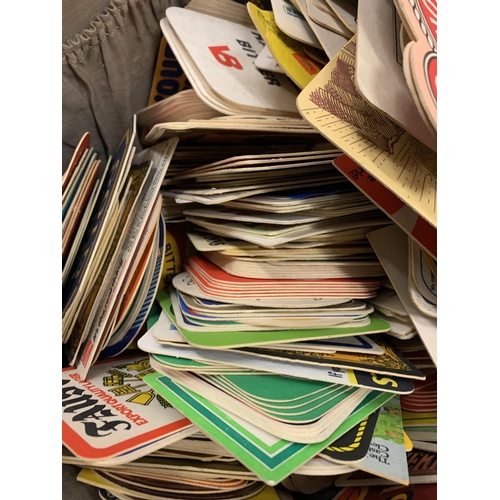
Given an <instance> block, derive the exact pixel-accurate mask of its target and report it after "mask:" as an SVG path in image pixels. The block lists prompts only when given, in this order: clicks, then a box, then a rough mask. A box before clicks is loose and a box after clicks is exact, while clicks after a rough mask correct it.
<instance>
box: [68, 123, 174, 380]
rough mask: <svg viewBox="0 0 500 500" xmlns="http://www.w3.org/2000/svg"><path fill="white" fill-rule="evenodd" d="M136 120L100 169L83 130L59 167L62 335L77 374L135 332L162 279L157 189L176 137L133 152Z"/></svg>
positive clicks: (121, 346)
mask: <svg viewBox="0 0 500 500" xmlns="http://www.w3.org/2000/svg"><path fill="white" fill-rule="evenodd" d="M135 122H136V119H135V116H134V118H133V119H132V121H131V124H130V126H129V128H128V129H127V131H126V132H125V134H124V136H123V139H122V141H121V143H120V144H119V146H118V148H117V150H116V153H115V155H114V156H113V157H110V158H109V159H108V162H107V164H106V166H105V168H104V169H101V168H100V160H97V159H96V154H95V153H93V150H92V148H90V137H89V134H85V135H84V136H83V137H82V140H81V141H80V144H79V145H78V146H77V148H76V150H75V153H74V156H73V159H72V160H71V162H70V165H69V166H68V168H67V169H66V172H65V174H64V175H63V283H62V297H63V304H62V342H63V344H64V347H65V353H66V357H67V364H68V365H70V366H76V367H77V369H78V373H79V374H80V376H81V377H82V378H85V376H86V374H87V372H88V369H89V368H90V366H92V364H93V363H95V362H96V360H97V359H98V358H99V356H101V357H109V356H116V355H117V354H119V353H120V352H122V351H123V350H124V349H126V348H127V347H128V345H129V344H130V343H131V342H132V341H133V340H134V338H135V337H136V335H137V334H138V332H139V331H140V329H141V327H142V326H143V325H144V323H145V321H146V318H147V314H148V312H149V310H150V308H151V306H152V304H153V300H154V297H155V294H156V292H157V291H158V289H159V285H160V277H161V273H162V269H163V261H164V254H165V248H166V245H165V240H166V234H165V221H164V219H163V217H162V214H161V208H162V198H161V195H160V193H159V191H160V187H161V183H162V181H163V178H164V176H165V173H166V171H167V168H168V164H169V161H170V159H171V158H172V155H173V153H174V150H175V147H176V145H177V143H178V139H177V138H171V139H169V140H167V141H165V142H162V143H158V144H156V145H155V146H152V147H151V148H150V149H147V150H144V151H142V152H141V153H138V154H135V147H134V145H133V144H134V139H135V135H136V132H135V130H136V124H135Z"/></svg>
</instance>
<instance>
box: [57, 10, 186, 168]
mask: <svg viewBox="0 0 500 500" xmlns="http://www.w3.org/2000/svg"><path fill="white" fill-rule="evenodd" d="M96 2H97V0H94V2H89V5H90V7H91V8H94V7H95V6H96V5H97V4H96ZM83 4H86V2H83ZM171 5H184V2H178V1H171V0H111V1H110V2H109V4H108V6H107V7H106V8H105V9H104V10H103V11H102V12H100V13H99V14H98V15H94V14H93V13H89V15H88V22H87V28H85V29H84V30H83V31H81V32H79V33H75V34H74V35H73V36H72V37H71V38H70V39H69V40H68V41H66V42H65V43H63V45H62V132H63V134H62V135H63V137H62V165H63V166H62V171H63V172H64V170H65V169H66V167H67V164H68V162H69V160H70V159H71V155H72V154H73V151H74V148H75V146H76V145H77V144H78V141H79V140H80V138H81V137H82V135H83V134H84V133H85V132H87V131H88V132H90V138H91V144H92V146H94V148H95V150H96V151H97V152H98V153H99V158H101V159H102V160H103V162H105V161H106V160H107V157H108V156H109V155H112V154H113V152H114V150H115V148H116V146H117V145H118V143H119V142H120V139H121V137H122V136H123V134H124V133H125V130H126V128H127V126H128V124H129V123H130V119H131V118H132V115H133V114H134V113H135V112H137V111H138V110H139V109H142V108H144V107H145V106H146V105H147V102H148V98H149V93H150V88H151V82H152V78H153V74H154V68H155V64H156V59H157V53H158V48H159V42H160V38H161V36H162V34H161V30H160V26H159V21H160V19H161V18H163V17H164V16H165V9H166V8H167V7H168V6H171ZM87 6H88V5H87ZM68 8H69V4H67V9H68ZM77 12H78V15H77V16H75V26H80V25H81V24H82V21H81V18H82V14H81V4H80V7H78V9H77ZM65 18H66V19H73V17H72V15H71V12H70V10H66V12H65ZM77 19H78V22H77ZM63 32H65V30H63ZM66 33H67V31H66Z"/></svg>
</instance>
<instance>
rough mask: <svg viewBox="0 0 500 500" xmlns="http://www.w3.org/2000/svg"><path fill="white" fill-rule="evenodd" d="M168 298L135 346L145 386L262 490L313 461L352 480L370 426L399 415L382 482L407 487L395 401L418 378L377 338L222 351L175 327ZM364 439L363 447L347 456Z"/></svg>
mask: <svg viewBox="0 0 500 500" xmlns="http://www.w3.org/2000/svg"><path fill="white" fill-rule="evenodd" d="M174 296H175V294H172V295H170V296H169V294H167V293H160V294H158V300H159V304H160V305H161V310H160V311H159V316H158V319H157V320H156V322H152V326H151V327H150V328H149V329H148V331H147V332H146V334H145V335H144V336H143V337H141V338H140V339H139V341H138V347H139V348H140V349H142V350H143V351H145V352H148V353H149V355H150V364H151V367H152V368H154V369H155V370H156V374H153V375H148V376H146V377H145V378H144V381H145V382H146V383H147V384H149V385H150V386H151V387H152V389H154V390H155V391H157V392H158V393H159V394H160V395H161V396H162V397H164V398H165V399H166V400H167V401H169V402H170V403H171V404H172V405H173V406H174V407H175V408H177V409H178V410H179V411H181V413H183V414H184V415H185V416H186V417H187V418H189V419H190V420H191V421H192V422H193V423H194V424H195V425H197V426H198V427H199V428H200V429H201V430H202V431H203V432H204V433H205V434H206V435H207V436H209V437H210V438H211V439H212V440H214V441H215V442H217V443H219V444H220V445H222V446H223V447H225V448H226V449H227V450H228V451H229V453H231V454H232V455H233V456H234V457H236V458H237V459H238V460H239V461H240V462H241V463H242V464H243V465H245V466H246V467H248V469H249V470H252V471H253V472H254V473H255V474H257V476H258V477H259V478H260V479H261V480H262V481H264V482H265V483H266V484H268V485H275V484H277V483H279V482H280V481H282V480H283V479H284V478H286V477H288V476H289V475H290V474H293V473H296V471H297V469H299V466H301V465H304V464H305V463H306V462H308V461H309V460H311V459H312V458H313V457H317V458H322V459H323V460H324V461H325V463H323V465H322V466H323V468H321V467H320V465H321V464H318V469H317V470H318V471H319V470H323V474H324V473H325V472H324V471H325V470H328V471H329V474H331V475H336V474H341V473H343V472H341V470H340V469H331V468H330V469H329V468H328V466H327V463H330V464H331V465H334V466H342V467H344V469H343V471H344V473H347V472H352V471H353V470H357V468H358V461H360V460H361V459H363V458H365V457H366V455H367V453H368V450H369V447H370V443H371V442H372V438H373V435H374V432H375V429H376V424H377V422H378V421H379V420H380V424H379V425H380V426H381V428H382V427H384V426H387V425H388V423H387V422H385V423H384V419H383V418H385V417H383V418H379V411H378V410H379V409H380V408H385V407H387V408H388V409H391V408H392V410H391V411H389V410H387V414H389V415H390V417H389V419H391V418H393V416H394V415H399V416H398V417H397V418H396V421H397V422H399V423H398V424H397V425H398V426H399V427H398V428H399V429H400V432H399V434H398V439H395V442H394V445H393V446H394V449H393V450H392V451H391V456H393V457H394V461H391V466H390V467H387V468H388V469H389V472H387V471H386V472H384V473H383V474H389V475H390V477H391V478H393V480H394V481H396V482H400V483H403V484H407V481H408V477H407V473H408V470H407V467H406V449H405V446H404V433H403V428H402V425H403V423H402V415H401V409H400V407H401V403H400V398H401V397H402V396H403V395H405V394H411V393H412V392H413V390H414V381H417V380H423V379H425V375H424V374H423V373H422V372H421V371H420V370H419V369H418V368H416V366H414V365H413V364H412V363H411V362H409V361H408V360H406V359H405V357H404V356H403V355H402V354H401V352H400V351H399V350H398V349H397V348H396V347H395V346H393V345H391V344H390V343H389V341H388V340H387V338H385V337H384V336H383V334H380V335H369V336H367V335H359V334H358V335H353V336H347V335H346V334H345V333H344V334H343V335H342V334H340V335H339V338H337V337H334V338H330V339H328V341H323V342H322V341H321V340H318V341H314V342H307V341H300V342H291V343H290V342H288V343H284V342H280V341H279V339H278V341H277V342H275V344H266V345H262V346H258V345H256V346H255V344H254V343H253V342H254V340H253V339H252V338H251V336H252V335H253V334H250V333H249V334H246V333H245V334H244V335H245V337H244V339H245V340H246V339H247V342H245V345H246V347H239V348H238V347H234V344H235V342H234V341H233V342H231V341H230V339H231V337H232V338H235V337H236V335H239V334H240V333H241V332H232V333H231V336H228V337H225V338H226V339H227V340H226V341H225V342H224V338H222V337H221V338H220V339H218V338H217V337H218V335H216V333H215V332H212V333H209V332H206V333H205V334H204V335H198V336H196V335H193V332H190V331H188V330H186V329H185V328H183V327H181V326H180V325H179V324H178V323H177V317H176V314H175V311H176V308H175V307H174V306H173V304H172V298H171V297H174ZM330 330H331V331H332V332H333V331H334V330H335V328H332V329H330ZM339 330H340V329H339ZM346 330H348V329H344V332H345V331H346ZM254 333H255V335H258V334H259V333H261V332H259V331H256V332H254ZM265 333H267V334H268V335H269V333H271V334H272V332H265ZM283 333H284V334H286V332H283ZM209 337H214V342H211V339H210V338H209ZM193 340H194V341H195V342H193ZM231 346H233V347H231ZM396 360H397V361H396ZM383 415H385V412H383ZM392 425H393V424H391V426H392ZM361 436H364V439H363V446H361V444H359V445H357V446H352V447H351V448H349V445H350V443H352V442H354V441H355V440H357V441H359V439H360V437H361ZM357 441H356V442H357ZM257 445H258V447H256V446H257ZM347 449H350V450H351V453H346V451H347ZM338 450H340V451H341V452H339V451H338ZM396 450H397V451H396ZM398 456H399V459H397V460H396V457H398ZM396 463H398V464H399V465H398V466H397V468H396V469H394V467H395V466H394V464H396ZM345 467H348V469H345ZM349 467H350V469H349ZM365 467H366V470H370V471H371V472H372V473H373V474H376V475H377V474H378V475H380V471H379V472H377V469H376V468H374V467H373V464H372V465H370V464H369V463H368V464H367V465H365ZM327 474H328V473H327Z"/></svg>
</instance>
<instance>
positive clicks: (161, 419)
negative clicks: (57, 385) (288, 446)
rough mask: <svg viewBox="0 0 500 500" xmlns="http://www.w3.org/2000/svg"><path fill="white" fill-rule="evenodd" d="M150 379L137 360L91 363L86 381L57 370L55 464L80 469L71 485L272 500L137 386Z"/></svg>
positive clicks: (134, 494)
mask: <svg viewBox="0 0 500 500" xmlns="http://www.w3.org/2000/svg"><path fill="white" fill-rule="evenodd" d="M152 373H155V372H154V370H152V369H151V368H150V366H149V360H148V356H147V355H144V353H137V354H129V355H127V356H124V357H118V358H115V359H113V360H107V361H104V362H98V363H97V364H95V365H94V366H92V367H91V368H90V370H89V373H88V376H87V379H86V380H84V379H82V378H81V377H80V376H79V375H78V373H77V371H76V370H75V369H73V368H67V369H64V370H63V372H62V417H63V420H62V438H63V451H62V462H63V463H65V464H73V465H77V466H80V467H82V468H83V470H82V471H81V472H80V474H79V475H78V478H77V479H78V480H79V481H82V482H85V483H87V484H91V485H93V486H96V487H97V488H99V489H101V490H103V491H104V490H105V491H107V492H108V493H110V494H112V495H116V497H117V498H121V495H130V498H158V495H160V496H165V495H168V496H169V497H170V498H172V497H174V498H178V497H179V495H181V496H182V498H186V499H188V498H193V499H194V498H199V495H200V494H202V495H203V496H204V498H210V499H214V500H215V499H222V498H247V497H249V496H251V497H254V496H255V495H258V494H259V493H261V492H262V493H265V498H266V499H271V498H272V499H275V500H278V496H277V495H276V492H275V491H274V489H273V488H270V487H267V486H266V485H265V484H264V483H263V482H262V481H260V480H259V479H258V478H257V476H256V475H255V474H253V473H252V472H250V471H249V470H248V469H246V468H245V467H243V466H242V465H241V464H239V463H238V462H237V460H236V459H235V458H234V457H232V456H229V455H228V454H227V452H225V451H224V449H223V448H221V447H220V446H219V447H218V446H217V445H216V444H215V443H213V442H212V441H210V440H208V439H207V438H206V437H205V436H204V435H203V434H201V433H200V432H199V430H198V428H197V427H195V426H194V425H193V424H192V423H191V422H190V421H189V420H188V419H187V418H185V417H184V416H183V415H182V414H181V413H180V412H178V411H177V410H176V409H175V408H173V407H172V406H171V405H170V404H169V403H168V402H167V401H166V400H165V399H164V398H162V397H161V396H160V395H159V394H158V393H156V392H155V391H154V390H152V389H151V388H150V387H149V386H148V385H147V384H146V383H145V382H144V378H145V376H146V375H147V374H152ZM84 400H85V403H83V404H82V401H84ZM96 414H99V415H100V418H99V420H98V421H96V420H95V419H94V418H92V417H93V415H96ZM110 431H111V432H110ZM184 443H185V444H184ZM174 445H175V446H174ZM171 446H172V448H171ZM145 494H146V495H149V497H144V495H145ZM127 498H128V497H127ZM255 498H256V499H258V498H259V497H258V496H256V497H255Z"/></svg>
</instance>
